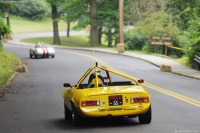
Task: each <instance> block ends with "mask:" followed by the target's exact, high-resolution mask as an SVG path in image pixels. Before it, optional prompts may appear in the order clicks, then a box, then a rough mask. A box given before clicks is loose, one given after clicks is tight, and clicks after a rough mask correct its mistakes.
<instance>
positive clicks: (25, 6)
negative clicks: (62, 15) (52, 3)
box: [10, 0, 50, 20]
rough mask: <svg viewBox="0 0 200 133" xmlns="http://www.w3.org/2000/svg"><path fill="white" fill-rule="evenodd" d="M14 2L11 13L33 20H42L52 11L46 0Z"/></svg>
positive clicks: (20, 0) (19, 0)
mask: <svg viewBox="0 0 200 133" xmlns="http://www.w3.org/2000/svg"><path fill="white" fill-rule="evenodd" d="M10 3H13V5H14V8H12V10H10V11H11V14H13V15H15V16H20V17H25V18H28V19H33V20H42V19H44V18H45V17H46V16H47V15H48V14H49V13H50V7H49V5H48V3H47V2H46V1H45V0H18V1H13V2H10Z"/></svg>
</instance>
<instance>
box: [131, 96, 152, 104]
mask: <svg viewBox="0 0 200 133" xmlns="http://www.w3.org/2000/svg"><path fill="white" fill-rule="evenodd" d="M148 102H149V98H148V97H132V98H131V103H148Z"/></svg>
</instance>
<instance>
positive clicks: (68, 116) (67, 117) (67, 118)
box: [64, 103, 72, 120]
mask: <svg viewBox="0 0 200 133" xmlns="http://www.w3.org/2000/svg"><path fill="white" fill-rule="evenodd" d="M64 112H65V120H70V119H71V118H72V113H71V112H70V111H69V109H68V108H67V106H66V104H65V103H64Z"/></svg>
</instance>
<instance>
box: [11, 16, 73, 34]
mask: <svg viewBox="0 0 200 133" xmlns="http://www.w3.org/2000/svg"><path fill="white" fill-rule="evenodd" d="M74 25H75V24H74V23H71V28H72V27H73V26H74ZM10 26H11V30H12V33H14V34H16V33H28V32H46V31H52V30H53V24H52V20H51V18H46V19H44V20H42V21H36V20H35V21H34V20H28V19H25V18H21V17H17V16H11V17H10ZM58 26H59V30H60V31H63V30H66V29H67V24H66V23H65V22H64V21H59V24H58Z"/></svg>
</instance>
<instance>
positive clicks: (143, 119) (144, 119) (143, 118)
mask: <svg viewBox="0 0 200 133" xmlns="http://www.w3.org/2000/svg"><path fill="white" fill-rule="evenodd" d="M138 118H139V122H140V124H149V123H151V105H150V107H149V110H148V111H147V112H146V113H145V114H142V115H139V116H138Z"/></svg>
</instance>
